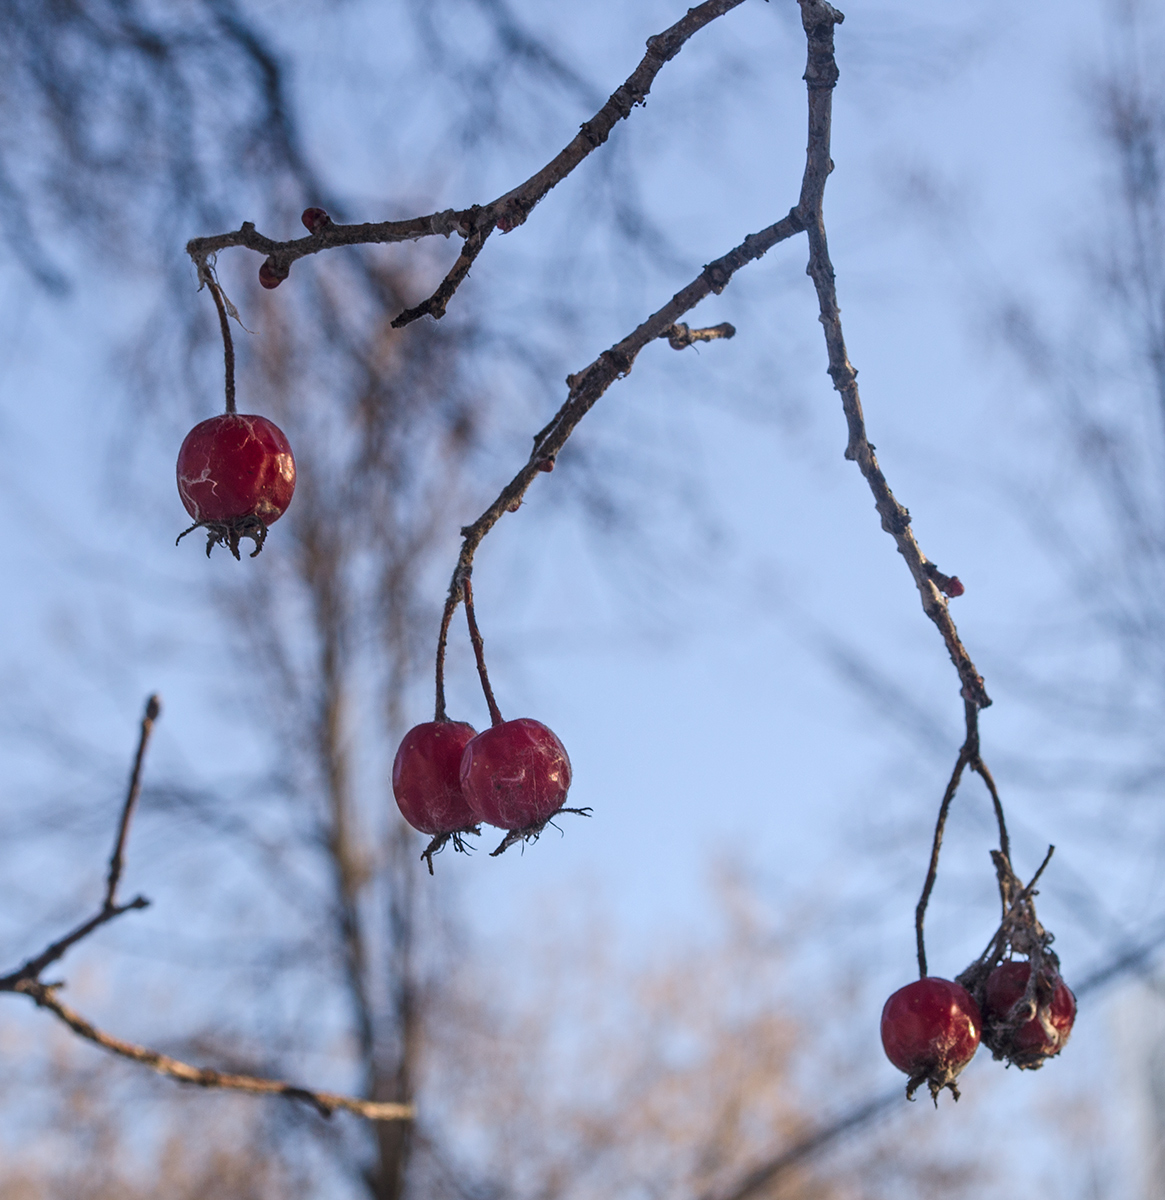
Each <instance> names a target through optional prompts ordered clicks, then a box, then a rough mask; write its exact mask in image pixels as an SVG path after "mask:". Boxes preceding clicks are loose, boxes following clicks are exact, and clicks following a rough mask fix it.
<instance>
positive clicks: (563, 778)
mask: <svg viewBox="0 0 1165 1200" xmlns="http://www.w3.org/2000/svg"><path fill="white" fill-rule="evenodd" d="M569 787H570V759H569V758H567V756H566V750H565V748H564V747H563V745H562V743H561V742H560V741H559V740H558V738H557V737H556V736H555V735H554V733H553V732H552V731H551V730H549V729H548V728H547V727H546V726H545V725H543V724H542V722H541V721H534V720H532V719H531V718H529V717H519V718H518V719H517V720H514V721H503V722H502V723H501V724H500V725H494V726H492V727H491V728H489V729H486V730H485V731H484V732H482V733H479V734H478V735H477V737H475V738H474V739H473V740H472V741H471V742H470V743H469V744H468V745H467V746H466V747H465V753H464V754H463V755H462V758H461V790H462V792H463V793H464V795H465V800H466V803H467V804H468V805H469V807H470V809H471V810H472V812H473V814H474V816H475V817H476V818H477V819H478V820H480V821H485V822H486V824H488V825H496V826H497V827H498V828H499V829H508V830H511V831H526V830H530V831H535V830H537V829H539V828H540V827H541V826H542V825H543V824H545V822H546V821H547V820H549V818H550V817H552V816H553V815H554V814H555V813H556V812H558V810H559V809H560V808H562V805H563V802H564V801H565V800H566V793H567V790H568V789H569Z"/></svg>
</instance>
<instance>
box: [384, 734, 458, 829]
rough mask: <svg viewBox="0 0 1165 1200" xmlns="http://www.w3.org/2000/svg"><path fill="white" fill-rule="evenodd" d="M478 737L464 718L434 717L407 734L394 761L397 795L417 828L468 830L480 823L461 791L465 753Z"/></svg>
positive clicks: (393, 777) (399, 802) (393, 773)
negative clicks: (438, 718)
mask: <svg viewBox="0 0 1165 1200" xmlns="http://www.w3.org/2000/svg"><path fill="white" fill-rule="evenodd" d="M476 736H477V730H476V729H474V728H473V726H472V725H467V724H466V723H465V722H464V721H428V722H426V723H425V724H423V725H415V726H413V728H412V729H410V730H409V731H408V733H406V734H405V736H404V740H403V741H402V742H401V744H400V748H399V749H398V750H397V752H396V759H395V760H394V761H393V764H392V794H393V795H394V796H395V797H396V803H397V807H398V808H399V809H400V811H401V816H403V817H404V819H405V820H406V821H408V823H409V824H410V825H411V826H412V827H413V828H414V829H417V830H419V831H420V832H421V833H428V834H434V835H435V834H449V833H465V832H467V831H468V830H470V829H472V828H473V827H474V826H475V825H476V824H477V817H475V816H474V814H473V812H472V811H471V809H470V807H469V805H468V804H467V803H466V802H465V796H464V795H463V794H462V791H461V756H462V754H463V752H464V750H465V747H466V745H467V744H468V743H469V742H470V741H471V740H472V739H473V738H475V737H476Z"/></svg>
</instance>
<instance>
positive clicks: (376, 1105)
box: [14, 979, 413, 1121]
mask: <svg viewBox="0 0 1165 1200" xmlns="http://www.w3.org/2000/svg"><path fill="white" fill-rule="evenodd" d="M14 990H15V991H17V992H20V993H22V994H23V995H26V996H28V997H29V998H30V999H31V1000H32V1002H33V1003H34V1004H36V1005H37V1007H39V1008H44V1009H47V1010H48V1011H49V1012H51V1013H54V1014H55V1015H56V1016H57V1017H59V1018H60V1019H61V1020H62V1021H63V1022H64V1023H65V1024H66V1025H67V1026H68V1027H69V1028H70V1029H71V1030H72V1031H73V1032H74V1033H75V1034H77V1035H78V1036H79V1037H82V1038H84V1039H85V1040H86V1041H88V1042H92V1043H93V1044H94V1045H95V1046H100V1047H101V1048H102V1049H103V1050H108V1051H109V1053H110V1054H116V1055H118V1056H119V1057H120V1058H128V1059H129V1060H130V1061H131V1062H136V1063H141V1064H142V1065H143V1066H146V1067H149V1068H150V1070H152V1071H156V1072H157V1073H158V1074H159V1075H164V1076H166V1077H167V1078H168V1079H175V1080H177V1081H178V1082H179V1083H192V1084H196V1085H197V1086H198V1087H205V1088H221V1089H223V1090H226V1091H233V1092H248V1093H250V1094H251V1095H255V1096H285V1097H286V1098H287V1099H289V1100H300V1101H303V1102H304V1103H305V1104H310V1105H311V1106H312V1107H313V1108H314V1109H315V1110H316V1111H317V1112H318V1113H320V1114H321V1115H322V1116H325V1117H330V1116H331V1115H332V1113H333V1112H335V1111H336V1110H337V1109H343V1110H344V1111H345V1112H350V1113H355V1114H356V1116H358V1117H364V1118H365V1119H367V1120H369V1121H408V1120H411V1119H412V1117H413V1108H412V1106H411V1105H409V1104H395V1103H391V1102H387V1101H378V1100H357V1099H355V1098H353V1097H351V1096H341V1095H338V1094H337V1093H335V1092H317V1091H313V1090H311V1089H310V1088H304V1087H297V1086H296V1085H295V1084H291V1083H283V1082H281V1081H280V1080H277V1079H262V1078H260V1077H258V1076H255V1075H236V1074H232V1073H229V1072H225V1071H215V1070H212V1069H211V1068H209V1067H194V1066H191V1065H190V1064H189V1063H184V1062H181V1061H179V1060H178V1059H176V1058H171V1057H169V1055H166V1054H161V1053H160V1052H159V1051H157V1050H150V1049H147V1048H146V1047H145V1046H135V1045H134V1044H133V1043H132V1042H123V1041H122V1040H121V1039H120V1038H115V1037H113V1036H112V1035H111V1034H108V1033H103V1032H102V1031H101V1030H100V1029H98V1028H96V1026H94V1025H91V1024H90V1023H89V1022H88V1021H86V1020H85V1018H84V1017H82V1016H81V1015H80V1014H79V1013H76V1012H74V1011H73V1010H72V1009H71V1008H68V1007H67V1006H66V1005H64V1004H62V1003H61V1002H60V1001H59V1000H58V999H57V997H56V988H55V987H51V986H49V985H48V984H44V983H41V982H39V981H38V980H34V979H25V980H22V981H21V982H20V983H18V984H17V985H16V988H15V989H14Z"/></svg>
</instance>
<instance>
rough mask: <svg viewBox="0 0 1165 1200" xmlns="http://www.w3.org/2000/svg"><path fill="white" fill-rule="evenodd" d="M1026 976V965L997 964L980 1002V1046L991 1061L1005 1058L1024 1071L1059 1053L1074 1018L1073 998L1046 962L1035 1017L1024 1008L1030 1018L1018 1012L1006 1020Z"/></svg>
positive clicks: (1038, 986) (1028, 965) (1020, 995)
mask: <svg viewBox="0 0 1165 1200" xmlns="http://www.w3.org/2000/svg"><path fill="white" fill-rule="evenodd" d="M1030 976H1031V963H1030V962H1026V961H1021V960H1017V961H1014V962H1005V963H1000V964H999V966H997V967H996V968H995V970H994V971H992V972H991V974H990V975H988V976H987V983H986V986H985V988H984V999H983V1017H984V1021H985V1025H986V1028H985V1029H984V1031H983V1040H984V1042H985V1043H986V1044H987V1045H988V1046H989V1047H990V1048H991V1050H992V1051H993V1052H994V1053H995V1057H996V1058H1007V1059H1009V1060H1010V1061H1011V1062H1012V1063H1014V1064H1015V1066H1017V1067H1022V1068H1024V1069H1027V1070H1032V1069H1038V1068H1039V1067H1042V1066H1043V1064H1044V1060H1045V1059H1048V1058H1051V1057H1053V1055H1056V1054H1059V1053H1060V1051H1061V1050H1062V1049H1063V1048H1064V1044H1065V1043H1066V1042H1067V1040H1068V1035H1069V1034H1070V1033H1071V1032H1072V1024H1073V1022H1074V1021H1075V1020H1076V997H1075V996H1073V995H1072V992H1071V990H1070V989H1069V987H1068V985H1067V984H1066V983H1065V982H1064V981H1063V980H1062V979H1061V978H1060V973H1059V972H1058V971H1057V970H1056V969H1055V967H1053V966H1050V965H1049V964H1046V963H1045V966H1044V971H1043V977H1042V978H1037V980H1036V986H1035V993H1034V996H1033V1000H1034V1003H1035V1011H1034V1013H1032V1012H1031V1009H1029V1010H1028V1012H1029V1013H1031V1015H1030V1016H1028V1017H1027V1019H1026V1020H1025V1019H1023V1018H1024V1016H1025V1013H1024V1012H1022V1011H1021V1012H1019V1013H1016V1014H1015V1015H1014V1016H1013V1017H1012V1021H1011V1022H1009V1021H1008V1016H1009V1014H1010V1013H1011V1010H1012V1009H1013V1008H1014V1007H1015V1005H1016V1004H1018V1003H1019V1001H1020V1000H1022V999H1023V995H1024V992H1025V991H1026V990H1027V981H1028V979H1029V978H1030Z"/></svg>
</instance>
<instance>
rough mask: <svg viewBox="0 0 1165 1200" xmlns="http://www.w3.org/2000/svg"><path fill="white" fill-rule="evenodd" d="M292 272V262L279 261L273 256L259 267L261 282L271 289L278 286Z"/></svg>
mask: <svg viewBox="0 0 1165 1200" xmlns="http://www.w3.org/2000/svg"><path fill="white" fill-rule="evenodd" d="M290 274H291V264H290V263H278V262H276V261H275V259H273V258H267V259H264V260H263V265H262V266H261V267H260V268H259V282H260V283H261V284H262V285H263V286H264V287H265V288H266V289H267V290H268V291H270V290H271V289H272V288H277V287H278V286H279V285H280V284H281V283H282V282H283V281H284V280H285V279H286V278H287V277H288V275H290Z"/></svg>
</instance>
